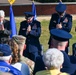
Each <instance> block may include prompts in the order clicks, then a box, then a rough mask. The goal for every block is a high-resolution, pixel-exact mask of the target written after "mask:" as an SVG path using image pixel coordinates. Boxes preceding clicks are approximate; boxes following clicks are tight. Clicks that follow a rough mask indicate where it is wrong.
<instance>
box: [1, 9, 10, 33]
mask: <svg viewBox="0 0 76 75" xmlns="http://www.w3.org/2000/svg"><path fill="white" fill-rule="evenodd" d="M0 30H6V32H8V33H11V27H10V21H9V20H7V19H5V12H4V10H0Z"/></svg>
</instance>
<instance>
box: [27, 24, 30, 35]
mask: <svg viewBox="0 0 76 75" xmlns="http://www.w3.org/2000/svg"><path fill="white" fill-rule="evenodd" d="M30 31H31V26H30V25H29V26H28V27H27V32H26V34H28V33H29V32H30Z"/></svg>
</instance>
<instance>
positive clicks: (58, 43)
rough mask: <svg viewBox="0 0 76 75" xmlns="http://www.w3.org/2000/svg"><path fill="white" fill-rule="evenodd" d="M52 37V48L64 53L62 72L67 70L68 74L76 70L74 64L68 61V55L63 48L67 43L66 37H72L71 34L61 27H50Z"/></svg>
mask: <svg viewBox="0 0 76 75" xmlns="http://www.w3.org/2000/svg"><path fill="white" fill-rule="evenodd" d="M50 32H51V37H52V46H51V47H52V48H57V49H58V50H60V51H61V52H62V53H63V55H64V62H63V65H62V66H63V67H62V69H61V71H62V72H67V73H69V74H73V73H74V72H75V70H76V64H72V63H71V62H70V58H69V56H68V55H67V54H66V52H65V48H66V46H67V43H68V39H70V38H72V35H71V34H70V33H68V32H66V31H64V30H61V29H52V30H51V31H50Z"/></svg>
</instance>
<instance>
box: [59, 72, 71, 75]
mask: <svg viewBox="0 0 76 75" xmlns="http://www.w3.org/2000/svg"><path fill="white" fill-rule="evenodd" d="M60 75H70V74H68V73H64V72H63V73H61V74H60Z"/></svg>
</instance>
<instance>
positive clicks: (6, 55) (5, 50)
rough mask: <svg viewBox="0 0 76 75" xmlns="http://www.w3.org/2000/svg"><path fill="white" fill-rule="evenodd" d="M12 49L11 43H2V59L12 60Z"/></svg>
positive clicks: (0, 55) (0, 48)
mask: <svg viewBox="0 0 76 75" xmlns="http://www.w3.org/2000/svg"><path fill="white" fill-rule="evenodd" d="M11 55H12V51H11V48H10V46H9V45H7V44H0V60H4V61H6V60H10V58H11Z"/></svg>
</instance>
